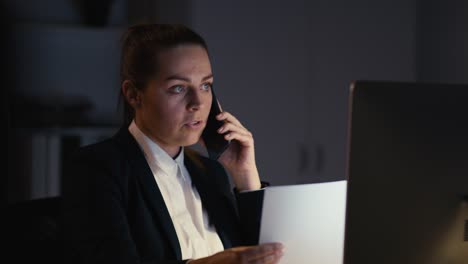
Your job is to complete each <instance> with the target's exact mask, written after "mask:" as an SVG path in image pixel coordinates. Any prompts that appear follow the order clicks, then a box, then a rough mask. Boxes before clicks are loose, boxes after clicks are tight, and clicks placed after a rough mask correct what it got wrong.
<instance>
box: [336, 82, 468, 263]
mask: <svg viewBox="0 0 468 264" xmlns="http://www.w3.org/2000/svg"><path fill="white" fill-rule="evenodd" d="M349 117H350V118H349V121H350V123H349V153H348V154H349V157H348V189H347V190H348V193H347V195H348V196H347V215H346V235H345V256H344V263H345V264H365V263H380V264H386V263H388V264H395V263H399V264H405V263H411V264H414V263H424V264H442V263H450V264H467V263H468V241H467V240H468V235H467V234H468V231H467V230H466V229H467V228H468V227H467V226H468V224H467V223H468V201H467V200H466V196H467V195H468V85H464V84H441V83H439V84H429V83H405V82H379V81H356V82H354V83H353V84H352V85H351V90H350V116H349Z"/></svg>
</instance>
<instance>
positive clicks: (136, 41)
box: [119, 24, 208, 124]
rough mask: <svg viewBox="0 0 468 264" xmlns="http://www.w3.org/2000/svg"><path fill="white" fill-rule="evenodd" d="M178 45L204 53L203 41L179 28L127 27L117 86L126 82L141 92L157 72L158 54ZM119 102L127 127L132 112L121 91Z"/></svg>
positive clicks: (156, 25)
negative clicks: (194, 45) (195, 47)
mask: <svg viewBox="0 0 468 264" xmlns="http://www.w3.org/2000/svg"><path fill="white" fill-rule="evenodd" d="M181 44H196V45H200V46H202V47H203V48H205V50H206V51H207V52H208V47H207V45H206V43H205V40H204V39H203V38H202V37H201V36H200V35H198V34H197V33H195V32H194V31H192V30H191V29H189V28H187V27H186V26H183V25H170V24H139V25H134V26H131V27H129V28H128V29H127V30H126V31H125V32H124V34H123V36H122V53H121V58H120V59H121V60H120V81H121V82H120V83H121V84H122V83H123V82H124V81H125V80H130V81H131V82H132V84H133V86H134V87H135V88H136V89H138V90H143V89H145V87H146V85H147V83H148V81H149V80H150V79H151V78H154V76H155V75H156V74H157V72H158V61H157V56H158V54H159V52H161V51H163V50H166V49H169V48H173V47H175V46H178V45H181ZM119 101H120V102H122V101H123V106H124V109H123V111H124V122H125V124H129V123H130V122H131V121H132V119H133V118H134V116H135V111H134V109H133V108H132V106H131V105H129V104H128V102H127V101H126V100H125V96H123V94H122V91H121V92H120V98H119Z"/></svg>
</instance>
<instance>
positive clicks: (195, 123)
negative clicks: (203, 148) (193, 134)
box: [185, 120, 204, 129]
mask: <svg viewBox="0 0 468 264" xmlns="http://www.w3.org/2000/svg"><path fill="white" fill-rule="evenodd" d="M203 123H204V122H203V121H202V120H194V121H190V122H187V123H185V126H187V127H189V128H192V129H199V128H202V127H203Z"/></svg>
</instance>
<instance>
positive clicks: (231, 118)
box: [216, 112, 244, 127]
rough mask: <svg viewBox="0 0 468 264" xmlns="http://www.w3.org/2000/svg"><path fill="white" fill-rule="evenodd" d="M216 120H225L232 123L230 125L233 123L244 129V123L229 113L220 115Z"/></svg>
mask: <svg viewBox="0 0 468 264" xmlns="http://www.w3.org/2000/svg"><path fill="white" fill-rule="evenodd" d="M216 119H218V120H224V121H226V122H230V123H233V124H236V125H238V126H240V127H244V126H243V125H242V123H241V122H240V121H239V120H238V119H237V118H236V117H235V116H233V115H232V114H231V113H229V112H222V113H220V114H219V115H217V116H216Z"/></svg>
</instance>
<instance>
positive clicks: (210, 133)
mask: <svg viewBox="0 0 468 264" xmlns="http://www.w3.org/2000/svg"><path fill="white" fill-rule="evenodd" d="M211 94H212V96H213V100H212V102H211V109H210V114H209V115H208V120H207V122H206V126H205V129H204V130H203V133H202V139H203V141H204V142H205V147H206V150H207V152H208V157H209V158H210V159H212V160H217V159H218V158H219V156H221V154H223V152H224V151H225V150H226V149H227V148H228V147H229V143H230V140H226V139H224V135H223V134H220V133H218V129H219V128H220V127H221V126H222V125H223V124H224V121H219V120H218V119H216V116H217V115H218V114H219V113H221V112H222V110H221V106H220V104H219V102H218V99H217V98H216V95H215V93H214V90H213V87H211Z"/></svg>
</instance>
